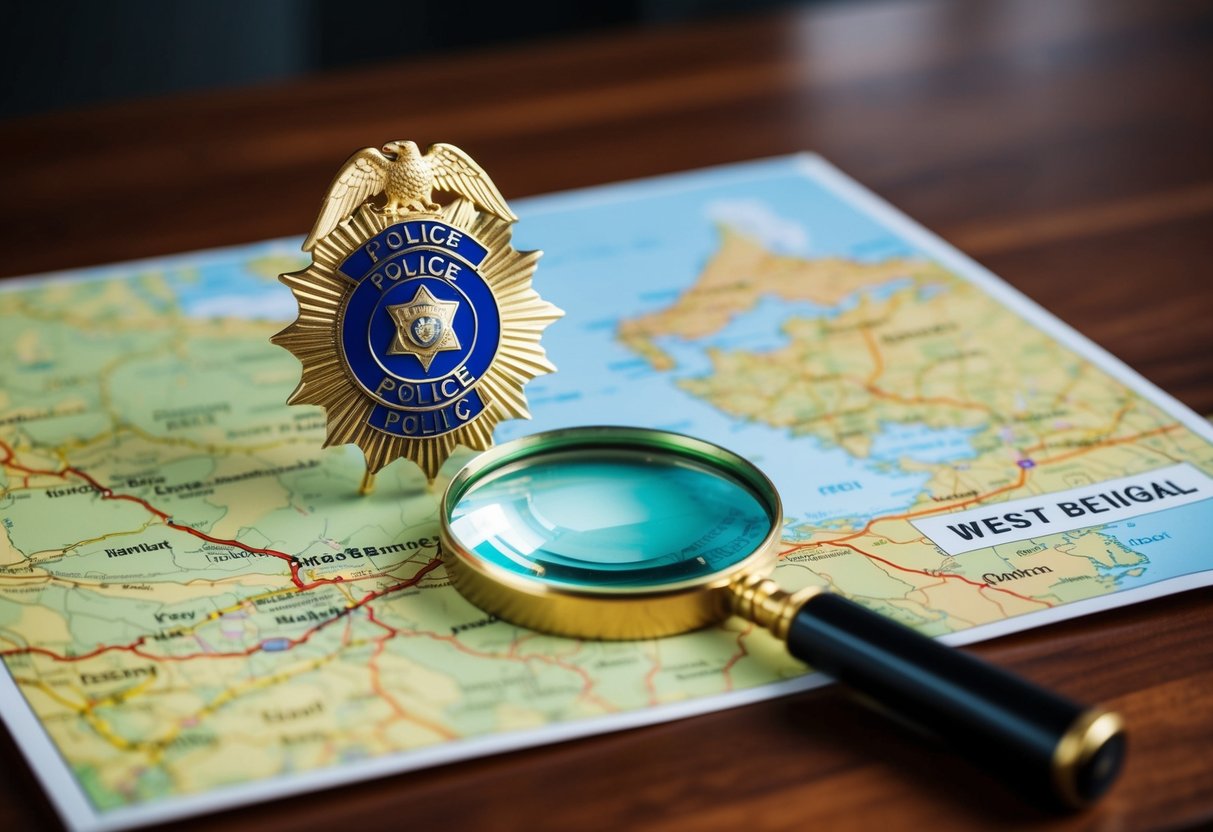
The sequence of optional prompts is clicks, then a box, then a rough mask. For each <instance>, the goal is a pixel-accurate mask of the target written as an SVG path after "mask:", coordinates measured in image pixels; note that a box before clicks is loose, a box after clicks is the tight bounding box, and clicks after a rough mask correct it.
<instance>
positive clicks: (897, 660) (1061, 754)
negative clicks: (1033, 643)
mask: <svg viewBox="0 0 1213 832" xmlns="http://www.w3.org/2000/svg"><path fill="white" fill-rule="evenodd" d="M787 643H788V650H789V651H790V652H791V653H792V655H794V656H796V657H797V658H799V659H802V660H804V661H805V662H808V663H809V664H810V665H812V666H813V667H814V668H815V669H817V670H821V671H822V672H824V673H827V674H829V675H830V676H833V677H834V678H836V679H838V680H839V681H840V682H843V683H845V684H846V685H848V686H850V687H852V688H854V689H855V690H857V691H859V692H861V693H863V694H865V695H866V696H867V697H870V698H871V699H872V700H875V702H877V703H878V704H879V705H881V706H882V707H884V708H885V709H887V710H889V711H891V712H893V713H895V714H896V715H898V716H899V717H902V718H904V719H906V720H907V721H909V722H910V723H912V724H914V725H917V726H919V727H920V728H923V729H926V730H928V731H929V732H930V733H932V734H935V735H936V736H938V737H940V738H942V739H943V740H944V741H945V742H947V743H949V744H950V745H951V746H952V747H954V748H956V749H958V750H959V751H961V752H963V753H964V754H966V755H968V756H969V757H970V758H972V759H973V760H975V761H977V762H979V763H980V764H981V765H982V766H983V767H984V768H986V769H987V770H989V771H991V772H992V773H994V774H995V775H996V776H998V777H999V778H1000V779H1002V780H1004V781H1007V782H1008V784H1009V785H1011V786H1013V787H1015V788H1016V789H1018V790H1020V791H1023V792H1027V793H1028V794H1030V795H1033V796H1038V797H1039V796H1042V795H1048V796H1050V797H1051V798H1053V799H1055V800H1060V801H1062V802H1063V803H1065V804H1068V805H1071V806H1082V805H1085V804H1087V803H1089V802H1091V801H1092V800H1094V799H1096V798H1097V797H1099V796H1100V795H1101V794H1103V793H1104V792H1105V791H1106V790H1107V788H1108V787H1109V786H1110V785H1111V784H1112V781H1113V780H1115V779H1116V775H1117V774H1118V773H1119V771H1120V767H1121V763H1122V761H1123V759H1124V752H1125V738H1124V732H1123V730H1122V727H1121V722H1120V718H1119V717H1118V716H1117V715H1116V714H1114V713H1112V712H1110V711H1102V710H1099V709H1088V708H1085V707H1083V706H1081V705H1079V704H1077V703H1075V702H1072V701H1070V700H1069V699H1066V698H1064V697H1061V696H1058V695H1057V694H1055V693H1051V692H1049V691H1047V690H1045V689H1043V688H1041V687H1038V686H1036V685H1034V684H1032V683H1031V682H1028V681H1026V680H1024V679H1021V678H1019V677H1018V676H1014V675H1012V674H1010V673H1008V672H1006V671H1005V670H1001V669H999V668H997V667H994V666H993V665H990V664H987V663H985V662H983V661H981V660H979V659H976V658H974V657H972V656H970V655H967V654H965V653H962V652H960V651H958V650H953V649H952V648H949V647H946V646H944V645H942V644H939V643H937V642H935V641H933V640H931V639H930V638H927V637H926V636H922V635H920V634H918V633H916V632H915V631H913V630H911V629H910V628H909V627H904V626H902V625H901V624H898V623H897V622H895V621H892V620H891V619H889V618H886V617H885V616H882V615H879V614H878V613H874V612H871V611H869V610H867V609H865V608H863V607H861V606H860V605H858V604H856V603H854V602H852V601H848V600H847V599H846V598H843V597H841V596H839V595H833V594H830V593H821V594H819V595H815V596H813V597H811V598H810V599H809V600H808V601H806V602H805V603H804V604H803V605H802V606H801V607H800V608H799V610H798V611H797V612H796V614H795V617H794V618H793V619H792V621H791V623H790V626H789V628H788V633H787Z"/></svg>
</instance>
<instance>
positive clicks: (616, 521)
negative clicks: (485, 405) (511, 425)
mask: <svg viewBox="0 0 1213 832" xmlns="http://www.w3.org/2000/svg"><path fill="white" fill-rule="evenodd" d="M774 522H775V520H774V518H773V517H772V516H771V514H770V513H769V512H768V510H767V508H765V507H764V504H763V502H762V501H760V500H759V498H758V497H757V496H756V495H755V494H754V493H753V492H752V491H751V490H750V489H749V488H748V487H747V486H746V485H744V484H743V483H741V482H739V481H738V480H735V479H733V478H732V477H730V476H729V475H728V474H727V473H726V472H725V471H724V470H722V469H720V468H716V467H710V466H708V465H706V464H702V463H699V462H698V461H696V460H694V459H690V458H687V457H680V456H677V455H672V454H668V453H667V454H660V453H658V454H655V453H652V452H651V451H646V450H643V449H636V450H629V449H612V450H606V451H603V452H600V453H586V451H585V450H584V449H583V450H581V451H579V452H576V453H568V452H566V453H561V452H555V453H549V454H544V455H541V456H538V457H536V458H534V459H530V460H528V461H527V463H526V464H525V465H512V466H506V467H503V468H501V469H498V470H497V471H495V472H493V473H491V474H489V475H487V476H485V477H484V478H482V479H481V480H479V481H477V482H476V483H475V484H474V485H472V486H471V487H470V488H468V489H467V490H466V491H465V492H464V493H463V494H462V495H461V496H460V497H459V499H458V500H457V502H456V503H455V504H454V505H453V506H452V507H451V509H450V529H451V532H452V534H453V535H454V537H455V538H456V539H457V540H458V541H459V542H460V543H461V544H462V545H463V546H464V547H465V548H467V549H470V550H472V551H473V552H475V553H476V554H477V555H478V556H479V557H481V558H483V559H484V560H485V561H488V562H489V563H492V564H494V565H495V566H497V567H499V568H501V569H505V570H507V571H509V572H512V573H514V574H517V575H521V576H526V577H528V578H542V579H543V580H544V581H545V582H547V583H554V584H561V585H564V586H568V587H571V588H586V589H604V588H608V589H609V588H640V587H646V588H648V587H660V586H662V585H665V584H672V583H680V582H684V581H688V580H695V579H699V578H704V577H707V576H709V575H712V574H715V573H718V572H720V571H721V570H723V569H727V568H729V567H730V566H733V565H734V564H736V563H738V562H740V561H742V560H744V559H745V558H746V557H748V556H749V555H751V554H752V553H753V552H754V551H755V549H757V548H758V547H759V546H760V545H761V544H762V543H763V541H764V540H765V539H766V538H767V536H768V534H769V533H770V531H771V527H772V524H773V523H774Z"/></svg>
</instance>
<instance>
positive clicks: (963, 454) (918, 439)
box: [868, 422, 982, 463]
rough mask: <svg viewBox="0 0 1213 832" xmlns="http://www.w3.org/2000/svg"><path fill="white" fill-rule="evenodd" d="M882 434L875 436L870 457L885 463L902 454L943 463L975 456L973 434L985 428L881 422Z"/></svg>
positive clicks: (916, 458) (900, 456)
mask: <svg viewBox="0 0 1213 832" xmlns="http://www.w3.org/2000/svg"><path fill="white" fill-rule="evenodd" d="M880 427H881V430H880V433H878V434H876V435H875V436H873V437H872V447H871V449H870V450H869V452H868V453H869V456H870V457H871V458H872V459H878V460H881V461H883V462H897V461H898V460H899V459H902V458H903V457H905V458H909V459H913V460H914V461H916V462H930V463H943V462H952V461H954V460H958V459H973V458H974V457H976V456H977V449H976V448H974V447H973V437H974V436H975V435H976V434H978V433H980V432H981V430H982V428H955V427H946V428H932V427H928V426H927V425H924V424H922V423H919V422H914V423H909V424H900V423H898V422H881V425H880Z"/></svg>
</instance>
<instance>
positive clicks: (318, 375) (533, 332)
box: [271, 198, 564, 481]
mask: <svg viewBox="0 0 1213 832" xmlns="http://www.w3.org/2000/svg"><path fill="white" fill-rule="evenodd" d="M402 219H406V220H413V219H433V220H438V221H440V222H445V223H447V224H448V225H451V226H454V227H455V228H458V229H459V230H461V231H463V232H464V233H465V234H467V235H468V236H469V237H471V238H473V239H474V240H475V241H477V242H479V243H480V244H481V245H483V246H484V247H485V248H486V249H487V250H488V252H489V254H488V255H487V257H486V258H485V259H484V261H483V262H482V263H481V264H480V265H479V267H478V268H477V272H478V273H479V275H480V276H481V277H482V278H483V279H484V281H485V283H486V284H487V285H488V286H489V288H490V289H491V291H492V293H493V295H494V297H495V300H496V303H497V308H498V311H499V314H500V320H501V337H500V343H499V346H498V349H497V352H496V355H495V356H494V358H493V360H492V363H491V365H490V366H489V368H488V369H487V370H486V371H485V372H484V373H483V375H482V376H481V377H480V378H479V379H478V380H477V383H476V387H475V389H476V391H477V392H478V393H479V394H480V395H481V397H482V398H483V400H484V403H485V407H484V409H483V411H482V412H481V413H479V414H478V415H477V416H475V417H473V418H472V419H471V420H469V421H468V422H466V423H464V424H462V425H460V426H459V427H457V428H454V429H453V430H450V431H449V432H446V433H443V434H441V435H437V436H427V437H424V438H415V437H404V436H397V435H393V434H391V433H387V432H385V431H383V430H380V429H378V428H376V427H373V426H372V425H371V424H369V419H370V417H371V412H372V410H373V409H374V408H375V402H374V401H373V400H372V399H371V398H369V397H368V396H367V394H366V392H365V391H364V390H363V389H362V387H360V386H359V384H358V382H357V381H356V379H355V378H354V377H353V375H352V372H351V370H350V368H349V366H348V364H347V362H346V360H345V358H344V353H343V347H342V341H341V326H342V319H343V311H344V308H345V305H346V303H347V301H348V300H349V297H350V294H351V292H352V290H353V288H354V283H352V282H351V280H350V279H348V278H346V277H344V276H343V275H342V274H341V273H340V272H339V271H338V266H340V265H341V263H342V262H343V261H344V260H345V259H346V258H347V257H349V256H350V255H351V253H353V252H354V251H355V249H357V248H358V247H359V246H362V245H364V244H365V243H366V241H367V240H369V239H371V238H373V237H374V236H375V235H377V234H379V233H381V232H383V231H385V230H387V229H388V228H390V227H391V226H393V225H395V224H397V223H400V222H401V221H402ZM510 240H511V228H510V224H509V223H508V222H506V221H504V220H502V219H500V218H498V217H497V216H494V215H493V214H489V213H481V212H478V211H477V210H476V209H475V207H474V206H473V204H472V203H471V202H469V201H468V200H466V199H462V198H461V199H456V200H455V201H454V202H452V203H450V204H448V205H447V206H446V207H445V208H443V209H442V210H441V211H438V212H435V213H433V214H409V215H406V216H404V217H403V218H402V217H401V216H400V215H392V214H389V213H387V212H384V211H381V210H379V209H377V208H373V207H371V206H370V205H368V204H363V205H362V206H360V207H359V208H358V209H357V210H356V211H355V212H354V213H353V214H352V215H351V216H350V217H349V218H348V219H346V220H344V221H342V222H339V223H338V224H337V225H336V227H334V228H333V229H332V231H331V232H329V233H328V234H326V235H325V236H323V237H322V238H320V239H319V240H318V241H316V243H315V245H314V247H313V248H312V252H311V253H312V263H311V264H310V265H309V266H308V267H307V268H305V269H302V270H301V271H297V272H291V273H288V274H284V275H281V276H280V277H279V280H281V282H282V283H284V284H285V285H286V286H287V287H288V288H289V289H290V290H291V292H292V293H293V294H294V296H295V300H296V302H297V303H298V305H299V314H298V317H297V318H296V319H295V321H294V322H293V323H291V324H290V325H288V326H287V327H286V328H285V329H283V330H282V331H281V332H279V333H278V334H276V335H275V336H273V338H272V339H271V340H272V341H273V342H274V343H275V344H278V345H279V346H281V347H284V348H285V349H287V350H289V351H290V352H291V353H292V354H293V355H294V356H295V357H296V358H298V359H299V363H300V364H301V365H302V366H303V371H302V374H301V376H300V380H299V384H298V386H297V387H296V388H295V391H294V392H293V393H292V394H291V396H290V398H289V399H288V400H287V403H288V404H312V405H317V406H319V407H321V408H323V409H324V410H325V413H326V416H327V428H328V432H327V436H326V437H325V442H324V445H325V446H326V447H327V446H329V445H339V444H347V443H352V444H355V445H358V446H359V447H360V448H361V449H362V452H363V454H364V455H365V456H366V464H367V470H368V471H369V472H371V473H375V472H378V471H379V470H380V469H382V468H383V467H384V466H385V465H387V464H388V463H390V462H392V461H393V460H395V459H398V458H400V457H408V458H410V459H412V460H413V461H414V462H416V463H417V465H418V466H420V467H421V470H422V471H423V472H424V473H425V475H426V478H427V479H429V480H431V481H432V480H433V479H434V478H435V477H436V476H437V474H438V469H439V468H440V467H441V466H442V463H443V462H445V461H446V459H447V457H449V456H450V455H451V453H452V452H453V451H454V450H455V447H456V446H457V445H463V446H465V447H468V448H471V449H472V450H478V451H479V450H486V449H488V448H490V447H491V446H492V444H493V430H494V428H496V426H497V424H498V423H499V422H501V421H502V420H504V419H526V418H530V410H529V409H528V408H527V403H526V397H525V395H524V393H523V387H524V385H525V384H526V383H527V382H528V381H530V380H531V379H533V378H535V377H536V376H539V375H543V374H545V373H551V372H554V371H555V369H556V368H555V366H554V365H553V364H552V363H551V362H550V361H549V360H548V359H547V355H546V353H545V351H544V349H543V347H542V346H541V345H540V338H541V336H542V334H543V331H544V330H545V329H546V328H547V327H548V325H549V324H551V323H552V322H553V321H555V320H557V319H558V318H560V317H561V316H562V315H563V314H564V313H563V312H562V311H561V310H559V309H557V308H556V307H555V306H553V305H552V304H550V303H548V302H547V301H545V300H543V299H542V298H540V297H539V295H538V293H537V292H536V291H535V290H534V289H533V288H532V287H531V276H532V275H533V274H534V272H535V267H536V265H537V263H538V260H539V257H540V255H541V254H542V252H538V251H525V252H520V251H516V250H515V249H514V248H513V247H512V246H511V245H510Z"/></svg>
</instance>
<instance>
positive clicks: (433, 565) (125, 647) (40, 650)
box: [0, 558, 442, 662]
mask: <svg viewBox="0 0 1213 832" xmlns="http://www.w3.org/2000/svg"><path fill="white" fill-rule="evenodd" d="M441 563H442V559H441V558H434V559H433V560H431V561H430V562H429V563H427V564H426V565H425V566H423V567H421V568H420V569H418V570H417V571H416V572H415V573H413V575H412V576H411V577H409V578H406V579H405V580H403V581H400V582H399V583H395V584H392V585H391V586H389V587H385V588H384V589H380V590H375V591H374V592H368V593H367V594H366V595H365V596H363V597H362V599H361V600H358V601H355V602H354V603H353V604H351V605H350V606H348V607H347V608H346V609H344V610H343V611H342V612H341V614H340V615H336V616H333V617H332V618H330V619H328V620H327V621H321V622H320V623H319V624H316V625H314V626H312V627H309V628H308V629H307V630H305V631H304V632H302V633H301V634H299V635H298V636H295V637H294V638H289V639H264V640H262V641H260V642H258V643H257V644H254V645H253V646H251V647H247V648H245V649H244V650H237V651H235V652H232V653H187V654H185V655H176V656H169V655H157V654H155V653H144V652H142V651H141V650H140V649H139V648H140V647H143V646H144V645H145V644H146V643H147V636H140V637H139V638H137V639H135V640H134V641H132V642H131V643H130V644H111V645H107V646H105V647H98V648H96V649H94V650H90V651H89V652H87V653H81V654H80V655H78V656H63V655H60V654H58V653H55V652H53V651H51V650H47V649H46V648H44V647H16V648H13V649H11V650H3V651H0V656H15V655H22V654H24V655H28V654H30V653H37V654H38V655H42V656H47V657H48V658H51V659H53V660H55V661H57V662H80V661H85V660H86V659H91V658H95V657H96V656H99V655H101V654H102V653H108V652H110V651H111V650H122V651H124V652H127V653H133V654H135V655H136V656H139V657H141V658H144V659H149V660H151V661H155V662H182V661H193V660H195V659H236V658H247V657H248V656H251V655H253V654H254V653H259V652H262V651H264V650H265V645H266V642H270V641H274V642H276V641H280V640H281V641H285V642H286V644H287V646H286V647H284V648H282V649H284V650H289V649H291V648H293V647H298V646H299V645H301V644H304V643H305V642H307V641H308V640H309V639H310V638H311V637H312V636H314V635H315V634H316V633H317V632H319V631H320V630H322V629H324V628H325V627H327V626H329V625H330V624H332V623H334V622H335V621H340V620H341V619H343V618H346V617H347V616H348V615H349V614H350V613H351V612H353V611H354V610H356V609H358V608H360V607H363V606H365V605H367V604H369V603H370V602H371V601H374V600H375V599H376V598H382V597H383V596H384V595H387V594H389V593H392V592H396V591H398V590H401V589H407V588H408V587H410V586H415V585H416V584H418V583H420V582H421V580H422V579H423V578H424V577H425V576H426V575H428V574H429V573H430V572H433V571H434V570H435V569H437V568H438V566H439V565H440V564H441ZM367 611H368V614H369V615H368V617H369V618H370V619H371V620H372V621H374V623H376V624H378V625H379V626H380V627H387V626H388V625H386V624H384V623H383V622H382V621H379V620H378V619H377V618H375V617H374V612H373V610H372V609H371V608H370V607H369V606H367ZM389 629H390V628H389Z"/></svg>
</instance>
